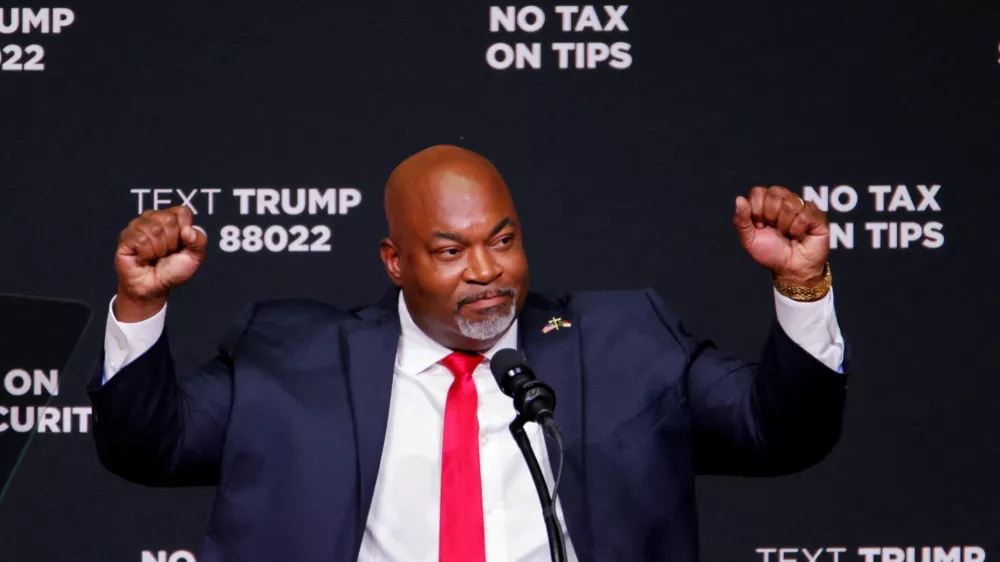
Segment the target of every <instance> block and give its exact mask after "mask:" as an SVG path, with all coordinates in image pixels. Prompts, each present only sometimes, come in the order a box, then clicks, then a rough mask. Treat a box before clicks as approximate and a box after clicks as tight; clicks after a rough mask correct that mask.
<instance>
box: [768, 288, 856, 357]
mask: <svg viewBox="0 0 1000 562" xmlns="http://www.w3.org/2000/svg"><path fill="white" fill-rule="evenodd" d="M774 309H775V313H776V314H777V316H778V324H780V325H781V329H783V330H784V331H785V333H786V334H788V337H789V338H790V339H791V340H792V341H793V342H795V343H796V344H798V346H799V347H801V348H802V349H804V350H805V351H806V352H807V353H808V354H809V355H812V356H813V357H815V358H816V359H817V360H818V361H819V362H820V363H823V364H824V365H826V366H827V367H829V368H830V369H832V370H834V371H837V372H838V373H843V372H844V336H843V334H841V333H840V326H839V325H838V324H837V314H836V312H835V311H834V309H833V288H831V289H830V291H829V292H828V293H827V294H826V296H824V297H823V298H821V299H819V300H818V301H813V302H799V301H794V300H792V299H790V298H788V297H786V296H784V295H782V294H781V293H779V292H778V291H777V290H775V291H774Z"/></svg>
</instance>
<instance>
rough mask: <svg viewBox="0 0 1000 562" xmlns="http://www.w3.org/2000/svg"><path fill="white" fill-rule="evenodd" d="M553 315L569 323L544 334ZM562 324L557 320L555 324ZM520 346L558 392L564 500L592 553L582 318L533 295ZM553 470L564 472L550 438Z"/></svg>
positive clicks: (575, 533)
mask: <svg viewBox="0 0 1000 562" xmlns="http://www.w3.org/2000/svg"><path fill="white" fill-rule="evenodd" d="M554 319H561V320H563V321H565V322H568V323H569V326H562V327H560V328H558V329H555V328H552V329H550V330H549V331H548V332H543V329H545V328H546V326H549V325H550V322H552V321H553V320H554ZM556 323H558V322H556ZM518 330H519V332H520V334H519V336H520V340H521V347H522V349H523V350H524V353H525V355H526V356H527V358H528V363H529V364H531V366H532V367H533V368H534V370H535V374H536V375H537V376H538V378H539V380H541V381H543V382H545V383H546V384H548V385H549V386H551V387H552V390H554V391H555V393H556V409H555V414H556V421H557V422H558V423H559V426H560V427H561V428H562V435H563V443H564V446H565V451H564V454H565V459H564V465H563V474H562V481H561V482H560V484H559V496H558V499H559V502H560V504H561V505H562V508H563V514H564V516H565V517H566V526H567V527H568V529H569V532H570V536H571V539H572V540H573V544H574V545H576V552H577V553H578V554H580V555H581V557H582V558H581V559H586V558H587V557H586V556H585V555H583V554H581V553H586V552H590V551H591V550H590V547H589V537H590V533H589V532H587V529H588V524H587V522H588V521H589V517H588V516H587V513H586V511H585V510H586V505H588V502H587V501H586V479H585V471H584V468H585V467H584V455H583V452H584V446H583V443H584V429H585V428H584V423H583V381H582V375H583V371H582V368H581V365H580V361H581V357H580V325H579V319H578V318H576V317H574V316H573V315H572V314H570V313H569V312H568V311H567V310H565V309H564V308H562V307H561V306H560V305H558V304H556V303H553V302H550V301H547V300H545V299H543V298H541V297H539V296H537V295H529V296H528V300H527V302H526V303H525V306H524V310H523V311H522V312H521V318H520V321H519V323H518ZM545 444H546V447H547V449H548V457H549V463H550V465H551V466H552V474H553V475H554V474H556V472H557V471H558V470H559V466H558V464H559V451H558V449H557V448H556V445H555V443H554V442H552V441H551V440H550V439H546V440H545Z"/></svg>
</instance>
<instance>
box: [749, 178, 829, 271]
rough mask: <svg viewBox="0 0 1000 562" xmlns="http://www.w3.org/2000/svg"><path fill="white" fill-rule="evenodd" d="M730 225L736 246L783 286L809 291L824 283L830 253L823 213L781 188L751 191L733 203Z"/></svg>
mask: <svg viewBox="0 0 1000 562" xmlns="http://www.w3.org/2000/svg"><path fill="white" fill-rule="evenodd" d="M733 224H734V225H736V230H737V231H738V232H739V235H740V244H741V245H742V246H743V249H744V250H746V251H747V253H748V254H750V257H752V258H753V259H754V260H756V261H757V263H759V264H761V265H763V266H764V267H766V268H767V269H769V270H771V272H772V273H773V274H774V276H775V278H776V279H778V280H779V281H781V282H782V283H787V284H791V285H798V286H804V287H812V286H815V285H817V284H819V283H820V282H822V281H823V268H824V266H825V265H826V257H827V255H829V253H830V229H829V228H828V227H827V225H826V213H824V212H823V211H821V210H819V207H817V206H816V205H815V204H814V203H806V202H804V201H803V200H802V199H800V198H799V196H798V195H796V194H794V193H792V192H791V191H789V190H787V189H785V188H784V187H778V186H774V187H769V188H765V187H755V188H753V189H751V190H750V198H749V200H748V199H747V198H746V197H743V196H739V197H737V198H736V212H735V213H734V214H733Z"/></svg>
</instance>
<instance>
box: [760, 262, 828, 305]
mask: <svg viewBox="0 0 1000 562" xmlns="http://www.w3.org/2000/svg"><path fill="white" fill-rule="evenodd" d="M832 284H833V276H832V275H831V274H830V262H827V263H826V264H825V265H824V266H823V280H822V281H820V283H819V285H816V286H815V287H802V286H800V285H789V284H786V283H782V282H780V281H778V279H777V278H775V279H774V288H775V289H777V290H778V292H779V293H781V294H782V295H784V296H786V297H788V298H790V299H792V300H793V301H799V302H813V301H818V300H819V299H821V298H823V297H825V296H826V294H827V293H828V292H830V285H832Z"/></svg>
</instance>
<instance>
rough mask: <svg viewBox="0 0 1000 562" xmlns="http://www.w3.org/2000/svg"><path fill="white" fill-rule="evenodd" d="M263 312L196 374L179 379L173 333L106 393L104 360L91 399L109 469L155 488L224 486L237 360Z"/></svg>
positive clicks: (232, 333)
mask: <svg viewBox="0 0 1000 562" xmlns="http://www.w3.org/2000/svg"><path fill="white" fill-rule="evenodd" d="M255 310H256V307H255V306H249V307H247V308H245V309H244V310H243V312H242V313H241V314H240V316H239V318H238V319H237V321H236V322H235V323H234V325H233V327H232V328H231V329H230V330H229V332H228V333H227V335H226V336H225V338H223V340H222V342H221V343H220V345H219V350H218V355H217V356H216V357H215V358H214V359H212V360H211V361H209V362H208V363H206V364H204V365H202V366H201V367H199V368H198V369H197V370H195V371H194V372H192V373H190V374H185V375H178V374H176V372H175V369H174V361H173V358H172V357H171V355H170V345H169V342H168V337H167V332H166V330H164V332H163V334H162V335H161V336H160V339H159V340H157V342H156V344H154V345H153V347H152V348H150V349H149V350H148V351H147V352H146V353H144V354H142V355H141V356H139V357H138V358H136V360H135V361H133V362H131V363H129V364H128V365H126V366H125V367H124V368H123V369H122V370H121V371H119V372H118V373H116V374H115V376H113V377H112V378H111V380H109V381H108V382H107V384H105V385H103V386H101V375H102V370H103V364H104V358H103V354H102V357H101V358H100V360H99V361H98V366H97V372H96V373H94V376H93V377H92V379H91V381H90V383H89V385H88V388H87V391H88V394H89V395H90V400H91V403H92V404H93V413H94V440H95V442H96V445H97V454H98V457H99V458H100V460H101V463H102V464H103V465H104V466H105V468H107V469H108V470H110V471H111V472H113V473H115V474H117V475H119V476H121V477H123V478H125V479H127V480H130V481H132V482H135V483H137V484H144V485H147V486H187V485H213V484H217V483H218V480H219V466H220V462H221V457H222V445H223V441H224V439H225V435H226V428H227V425H228V420H229V412H230V409H231V402H232V384H233V371H234V357H235V354H236V352H237V349H238V347H239V344H240V341H241V340H242V339H243V336H244V334H245V333H246V331H247V330H248V328H249V326H250V323H251V322H252V320H253V316H254V312H255Z"/></svg>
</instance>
